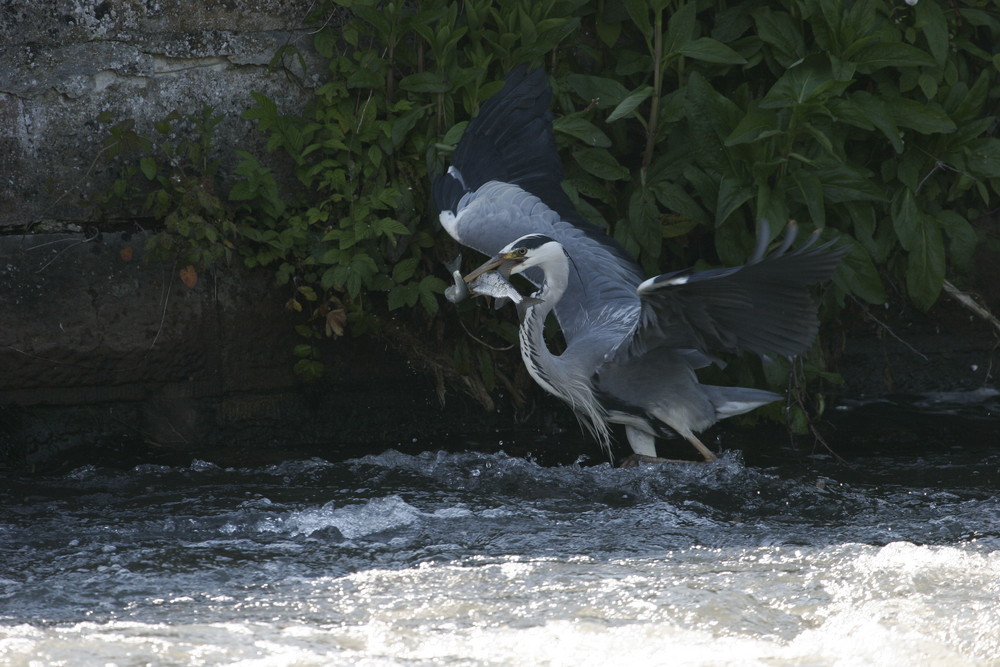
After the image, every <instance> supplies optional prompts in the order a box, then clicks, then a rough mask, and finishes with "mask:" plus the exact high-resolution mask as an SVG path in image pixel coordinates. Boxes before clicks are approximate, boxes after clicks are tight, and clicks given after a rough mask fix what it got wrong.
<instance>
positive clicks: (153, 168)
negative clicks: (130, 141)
mask: <svg viewBox="0 0 1000 667" xmlns="http://www.w3.org/2000/svg"><path fill="white" fill-rule="evenodd" d="M139 168H140V169H142V174H143V176H145V177H146V178H148V179H149V180H153V179H154V178H156V172H157V171H159V167H158V166H157V164H156V160H155V159H154V158H151V157H149V156H148V155H147V156H146V157H144V158H142V159H141V160H139Z"/></svg>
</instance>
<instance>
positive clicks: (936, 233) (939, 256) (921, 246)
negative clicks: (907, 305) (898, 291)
mask: <svg viewBox="0 0 1000 667" xmlns="http://www.w3.org/2000/svg"><path fill="white" fill-rule="evenodd" d="M914 231H915V234H914V235H913V238H912V242H913V250H911V251H910V254H909V256H908V257H907V264H906V291H907V292H908V293H909V295H910V298H911V299H913V303H914V304H915V305H916V306H917V307H918V308H921V309H922V310H928V309H929V308H930V307H931V306H933V305H934V302H935V301H937V298H938V295H939V294H940V293H941V285H942V284H943V283H944V269H945V261H944V244H943V243H942V239H941V229H940V227H938V224H937V221H936V220H935V219H934V218H932V217H931V216H929V215H924V214H922V213H921V214H919V215H918V216H917V225H916V228H915V230H914Z"/></svg>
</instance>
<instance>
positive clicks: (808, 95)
mask: <svg viewBox="0 0 1000 667" xmlns="http://www.w3.org/2000/svg"><path fill="white" fill-rule="evenodd" d="M845 86H846V83H844V82H842V81H838V80H837V79H835V78H834V76H833V73H832V72H831V71H830V67H829V64H825V65H824V64H821V63H819V62H815V63H809V62H806V63H802V64H801V65H797V66H796V67H793V68H792V69H790V70H788V71H786V72H785V73H784V74H782V75H781V78H780V79H778V81H777V82H776V83H775V84H774V85H773V86H772V87H771V90H769V91H767V95H765V96H764V99H762V100H761V101H760V106H761V108H763V109H780V108H784V107H794V106H798V105H801V104H805V103H806V102H809V101H810V100H813V99H814V98H817V97H820V96H822V95H824V94H825V93H831V94H835V93H837V92H839V91H840V90H843V88H844V87H845Z"/></svg>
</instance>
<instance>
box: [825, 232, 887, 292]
mask: <svg viewBox="0 0 1000 667" xmlns="http://www.w3.org/2000/svg"><path fill="white" fill-rule="evenodd" d="M840 242H841V243H847V244H849V245H850V246H851V249H850V252H848V253H847V256H846V257H844V262H843V268H842V269H841V270H839V271H838V272H837V275H836V276H835V280H836V281H837V282H838V283H840V282H841V281H843V284H844V287H845V288H846V289H847V291H848V292H850V293H851V294H853V295H855V296H857V297H858V298H860V299H864V300H865V301H867V302H868V303H872V304H881V303H885V287H884V286H883V284H882V278H881V276H879V274H878V270H877V269H876V268H875V264H874V263H873V262H872V258H871V255H869V254H868V252H867V251H866V250H865V249H864V247H863V246H862V245H861V244H860V243H858V242H857V241H855V240H854V239H853V238H851V237H850V236H847V235H844V236H843V237H841V241H840Z"/></svg>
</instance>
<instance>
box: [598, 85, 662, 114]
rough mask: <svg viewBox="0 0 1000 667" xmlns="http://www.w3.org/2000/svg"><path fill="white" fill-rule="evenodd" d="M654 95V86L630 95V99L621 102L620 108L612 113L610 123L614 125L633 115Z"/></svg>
mask: <svg viewBox="0 0 1000 667" xmlns="http://www.w3.org/2000/svg"><path fill="white" fill-rule="evenodd" d="M652 94H653V87H652V86H643V87H641V88H639V89H638V90H635V91H633V92H631V93H629V95H628V97H626V98H625V99H624V100H622V101H621V102H619V104H618V106H616V107H615V109H614V111H612V112H611V115H610V116H608V122H609V123H613V122H615V121H616V120H620V119H622V118H626V117H628V116H630V115H632V112H633V111H635V108H636V107H638V106H639V105H640V104H642V103H643V102H644V101H645V100H646V99H648V98H649V96H650V95H652Z"/></svg>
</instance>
